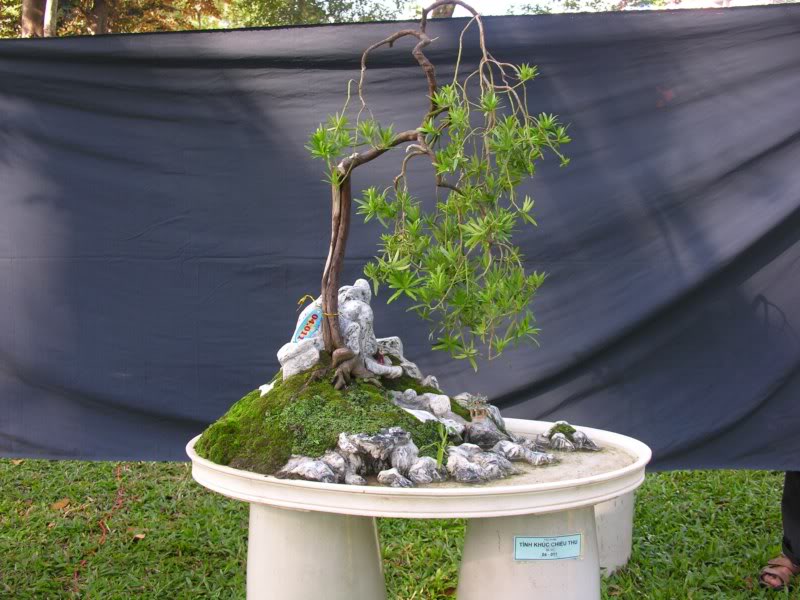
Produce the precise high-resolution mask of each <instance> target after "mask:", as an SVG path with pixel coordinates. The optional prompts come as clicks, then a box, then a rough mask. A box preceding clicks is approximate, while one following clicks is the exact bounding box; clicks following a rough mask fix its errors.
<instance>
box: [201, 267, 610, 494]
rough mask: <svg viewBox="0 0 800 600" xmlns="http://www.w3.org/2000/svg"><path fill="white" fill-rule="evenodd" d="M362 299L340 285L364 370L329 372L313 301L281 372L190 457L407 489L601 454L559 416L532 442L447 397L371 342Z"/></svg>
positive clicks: (393, 352)
mask: <svg viewBox="0 0 800 600" xmlns="http://www.w3.org/2000/svg"><path fill="white" fill-rule="evenodd" d="M370 301H371V292H370V287H369V284H368V283H367V282H366V281H365V280H363V279H360V280H358V281H356V282H355V284H354V285H352V286H343V287H342V288H341V290H340V292H339V310H340V317H339V318H340V325H341V327H342V329H343V330H344V331H345V332H347V340H348V343H349V344H350V345H349V346H348V349H349V350H351V352H352V353H353V355H354V356H363V357H364V358H363V367H362V368H363V369H365V370H366V374H364V375H362V376H361V377H359V378H354V379H352V380H351V381H350V383H349V384H347V385H344V386H339V387H337V380H336V378H334V380H331V379H330V377H329V374H330V372H331V370H332V368H333V367H334V365H333V363H332V358H331V356H330V355H329V354H328V353H327V352H325V350H324V348H323V346H322V343H321V342H322V335H321V332H320V329H319V327H318V326H315V324H317V323H319V321H320V319H319V313H320V302H319V300H316V301H315V302H313V303H311V304H310V305H309V306H308V307H306V309H305V310H304V311H303V312H302V313H301V315H300V317H299V319H298V322H297V326H296V328H295V333H294V335H293V336H292V339H291V340H290V341H289V342H288V343H287V344H286V345H284V346H283V347H282V348H281V350H280V351H279V352H278V358H279V360H280V362H281V366H282V369H281V371H280V372H278V374H276V376H275V377H274V378H273V380H272V381H271V382H270V383H268V384H265V385H263V386H261V387H260V388H259V389H256V390H253V391H252V392H250V393H249V394H247V395H246V396H245V397H244V398H242V399H241V400H239V401H238V402H237V403H236V404H234V405H233V406H232V407H231V409H230V410H229V411H228V412H227V413H226V414H225V415H223V416H222V417H221V418H220V419H219V420H218V421H217V422H216V423H214V424H213V425H211V426H210V427H209V428H208V429H207V430H206V431H205V433H203V435H202V436H201V438H200V440H199V441H198V443H197V446H196V450H197V452H198V454H199V455H200V456H202V457H203V458H206V459H208V460H211V461H213V462H215V463H218V464H223V465H228V466H231V467H234V468H238V469H244V470H249V471H253V472H256V473H262V474H265V475H276V476H277V477H279V478H286V479H304V480H307V481H318V482H324V483H344V484H350V485H367V484H369V483H377V484H380V485H388V486H391V487H413V486H415V485H428V484H435V483H443V482H446V481H450V482H451V483H452V482H456V483H467V484H482V483H487V482H490V481H495V480H499V479H503V478H506V477H510V476H513V475H521V474H523V473H528V472H529V470H527V469H526V470H524V469H522V468H521V466H520V463H521V464H525V465H529V466H534V467H542V466H545V465H550V464H553V463H556V462H557V461H558V458H557V455H559V454H562V453H573V452H576V451H588V452H597V451H599V450H600V449H599V448H598V447H597V445H596V444H595V443H594V442H593V441H592V440H590V439H589V438H588V437H587V436H586V435H585V434H584V433H583V432H580V431H578V430H576V429H575V428H574V427H572V426H570V425H569V424H567V423H564V422H559V423H557V424H556V425H554V426H553V427H552V429H551V430H550V431H548V432H547V433H546V434H543V435H539V436H537V437H536V439H529V438H525V437H522V436H517V435H514V434H513V433H510V432H509V431H508V430H507V428H506V425H505V422H504V421H503V418H502V416H501V415H500V411H499V409H498V408H497V407H496V406H494V405H492V404H491V403H489V402H488V400H487V399H486V398H484V397H482V396H476V395H472V394H469V393H461V394H458V395H456V396H452V397H450V396H448V395H447V394H445V393H444V392H443V391H442V390H441V389H440V388H439V383H438V380H437V379H436V377H434V376H432V375H427V376H425V375H423V373H422V371H421V370H420V369H419V367H418V366H417V365H416V364H414V363H413V362H411V361H409V360H408V359H407V358H406V357H405V356H404V355H403V343H402V341H401V340H400V338H399V337H389V338H381V339H378V338H376V337H375V333H374V328H373V321H374V317H373V312H372V308H371V306H370ZM514 463H517V464H514Z"/></svg>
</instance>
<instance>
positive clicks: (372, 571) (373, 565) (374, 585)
mask: <svg viewBox="0 0 800 600" xmlns="http://www.w3.org/2000/svg"><path fill="white" fill-rule="evenodd" d="M311 598H324V599H325V600H385V599H386V585H385V583H384V579H383V566H382V562H381V555H380V550H379V546H378V531H377V528H376V527H375V519H374V518H373V517H356V516H349V515H340V514H331V513H323V512H303V511H296V510H286V509H282V508H273V507H271V506H267V505H264V504H250V530H249V540H248V545H247V600H309V599H311Z"/></svg>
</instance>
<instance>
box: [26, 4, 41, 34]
mask: <svg viewBox="0 0 800 600" xmlns="http://www.w3.org/2000/svg"><path fill="white" fill-rule="evenodd" d="M45 2H46V0H22V37H42V36H43V35H44V8H45Z"/></svg>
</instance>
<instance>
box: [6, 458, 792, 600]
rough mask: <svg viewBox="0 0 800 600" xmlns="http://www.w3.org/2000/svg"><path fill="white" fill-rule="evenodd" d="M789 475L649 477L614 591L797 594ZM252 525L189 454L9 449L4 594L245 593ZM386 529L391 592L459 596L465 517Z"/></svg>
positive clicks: (615, 594) (608, 591) (432, 599)
mask: <svg viewBox="0 0 800 600" xmlns="http://www.w3.org/2000/svg"><path fill="white" fill-rule="evenodd" d="M782 482H783V479H782V474H775V473H761V472H747V471H744V472H731V471H720V472H693V473H689V472H676V473H664V474H657V475H650V476H648V478H647V482H646V483H645V485H644V486H643V488H642V489H641V491H640V493H639V496H638V501H637V509H636V529H635V534H634V535H635V539H634V552H633V559H632V561H631V563H630V565H629V566H628V568H627V569H625V570H624V571H622V572H620V573H618V574H616V575H614V576H613V577H611V578H609V579H608V580H606V581H604V583H603V589H604V598H631V599H634V598H636V599H641V598H654V599H671V598H694V599H698V600H699V599H703V600H705V599H717V598H719V599H728V598H741V599H748V600H749V599H752V598H800V592H798V590H796V589H795V590H792V591H791V592H786V593H774V592H764V591H762V590H760V589H759V588H758V586H757V574H758V571H759V569H760V567H761V566H762V565H763V563H764V562H765V561H766V560H767V559H768V558H770V557H772V556H774V555H776V554H777V553H778V552H779V548H780V546H779V540H780V533H781V522H780V494H781V486H782ZM246 526H247V510H246V506H245V505H244V504H242V503H239V502H234V501H230V500H227V499H225V498H222V497H220V496H217V495H215V494H212V493H211V492H208V491H206V490H205V489H203V488H201V487H200V486H199V485H197V484H195V483H194V482H193V481H192V479H191V476H190V473H189V466H188V465H186V464H175V463H85V462H73V461H61V462H57V461H42V460H23V461H11V460H0V598H3V599H6V598H8V599H14V600H17V599H19V600H22V599H27V598H35V599H37V600H42V599H48V600H49V599H51V598H82V599H90V598H91V599H96V600H111V599H121V600H122V599H124V600H130V599H133V598H147V599H148V600H151V599H156V598H158V599H161V598H186V599H190V598H191V599H193V600H195V599H199V598H244V565H245V555H246V541H245V536H246ZM380 530H381V538H382V543H383V555H384V561H385V566H386V579H387V585H388V588H389V597H390V598H392V599H396V600H410V599H418V600H419V599H422V600H436V599H452V598H454V597H455V587H456V577H457V565H458V561H459V556H460V553H461V543H462V539H463V532H464V527H463V522H461V521H435V522H430V521H402V520H394V519H385V520H382V521H381V522H380ZM498 600H500V599H498ZM556 600H557V599H556Z"/></svg>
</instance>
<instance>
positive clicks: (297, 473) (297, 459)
mask: <svg viewBox="0 0 800 600" xmlns="http://www.w3.org/2000/svg"><path fill="white" fill-rule="evenodd" d="M275 477H278V478H279V479H304V480H305V481H319V482H322V483H336V481H337V478H336V475H335V474H334V472H333V471H331V469H330V467H329V466H328V465H326V464H325V463H324V462H322V461H321V460H317V459H314V458H309V457H308V456H297V455H293V456H292V457H291V458H290V459H289V461H288V462H287V463H286V464H285V465H283V467H281V469H280V470H279V471H278V472H277V473H276V474H275Z"/></svg>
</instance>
